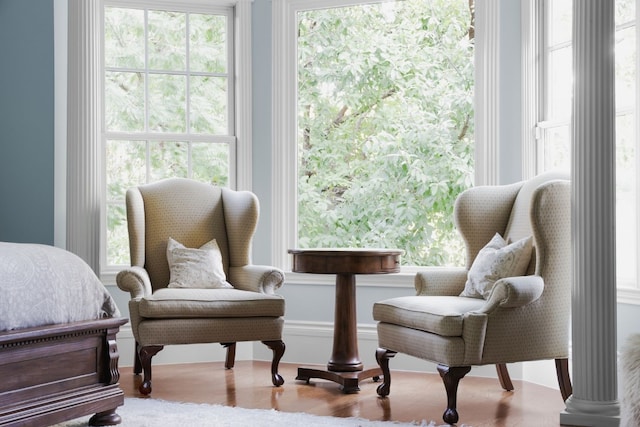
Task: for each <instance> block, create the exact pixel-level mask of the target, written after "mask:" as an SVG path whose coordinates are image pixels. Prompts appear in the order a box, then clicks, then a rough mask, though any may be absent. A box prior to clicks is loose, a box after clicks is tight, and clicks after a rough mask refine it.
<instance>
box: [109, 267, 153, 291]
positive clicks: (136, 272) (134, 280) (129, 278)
mask: <svg viewBox="0 0 640 427" xmlns="http://www.w3.org/2000/svg"><path fill="white" fill-rule="evenodd" d="M116 284H117V285H118V287H119V288H120V289H122V290H123V291H125V292H129V293H130V294H131V299H136V298H142V297H145V296H148V295H151V294H152V293H153V291H152V289H151V279H150V278H149V273H147V270H145V269H144V268H142V267H137V266H133V267H128V268H126V269H124V270H122V271H120V272H119V273H118V275H117V276H116Z"/></svg>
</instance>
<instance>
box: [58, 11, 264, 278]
mask: <svg viewBox="0 0 640 427" xmlns="http://www.w3.org/2000/svg"><path fill="white" fill-rule="evenodd" d="M107 3H108V4H109V5H116V6H125V7H136V6H137V7H141V6H148V7H151V8H156V9H157V8H162V7H168V8H172V9H176V10H178V9H185V8H187V7H189V8H192V9H190V10H194V11H199V10H203V9H205V10H206V9H207V8H211V7H214V8H220V7H225V8H232V9H233V20H234V37H233V42H232V43H233V46H234V51H233V62H234V67H235V75H234V76H230V77H231V78H233V79H234V80H235V82H234V91H235V102H234V103H233V104H232V105H230V107H232V108H233V110H234V116H235V123H234V127H233V129H234V130H233V133H235V139H236V149H235V158H234V157H233V156H232V157H230V164H233V166H232V176H231V177H230V181H231V182H230V184H231V185H232V184H233V183H235V185H234V187H235V189H238V190H251V188H252V163H253V160H252V78H251V66H252V63H251V4H252V1H251V0H188V1H176V0H172V1H165V0H158V1H144V0H131V1H123V0H103V1H100V2H99V5H97V6H96V7H90V8H89V7H85V5H76V4H75V3H73V2H71V3H69V4H68V8H69V17H70V18H69V23H68V25H69V26H70V27H71V26H72V25H76V23H75V22H73V20H76V19H79V20H82V21H85V22H83V23H82V24H81V25H76V26H77V27H79V32H76V31H73V32H72V31H69V35H68V45H69V46H70V48H71V47H72V46H73V49H77V51H74V52H73V54H72V53H71V51H70V52H69V67H73V68H74V69H75V68H78V67H79V65H78V63H87V64H97V65H96V66H95V68H91V69H90V70H89V71H90V72H91V73H92V75H91V76H88V77H86V79H85V78H84V77H83V79H84V81H83V82H81V83H80V84H79V86H80V89H78V88H76V87H72V86H71V85H69V87H67V92H68V106H69V107H68V109H69V120H73V117H75V115H76V114H77V113H78V112H79V111H86V110H87V109H90V110H91V112H90V113H88V114H87V113H81V114H84V115H85V116H88V117H87V120H89V121H90V122H91V127H92V128H93V127H95V128H97V129H98V130H97V132H91V137H90V138H88V139H89V140H87V141H85V142H84V143H86V144H87V145H88V146H90V147H88V148H84V147H80V146H77V145H78V144H71V145H68V146H67V147H66V151H67V153H68V155H69V157H70V158H71V159H73V160H74V161H76V159H77V158H88V160H87V162H88V163H91V164H95V165H98V167H97V168H92V167H83V168H79V167H77V166H74V165H73V164H69V165H68V166H67V170H68V172H67V178H66V186H67V190H66V194H67V212H66V221H65V222H66V229H67V232H66V239H65V242H64V244H65V246H66V247H67V248H70V249H71V250H73V251H74V252H75V253H76V254H78V255H79V256H80V257H81V258H83V259H84V260H85V261H87V262H88V263H89V265H90V266H91V267H92V268H93V269H94V271H96V273H98V275H99V277H100V278H101V279H102V281H103V282H104V283H105V284H108V285H113V284H115V275H116V274H117V271H118V270H119V268H118V267H117V266H112V267H107V266H106V243H105V242H106V239H105V237H106V221H105V212H106V182H105V162H104V156H105V151H104V148H105V146H104V141H105V138H104V124H103V123H104V122H103V115H102V111H103V108H104V99H103V90H102V86H103V84H104V83H103V77H102V76H103V75H104V64H103V59H102V55H103V49H104V48H103V46H102V44H101V43H93V44H92V43H81V41H84V40H86V39H87V38H89V39H92V40H102V34H103V19H104V16H103V15H104V7H105V4H107ZM78 46H81V47H79V48H78ZM67 132H68V135H69V137H70V138H71V139H72V140H74V139H77V138H78V136H80V137H82V136H84V135H83V134H82V135H76V134H75V132H76V131H75V130H72V131H71V133H70V134H69V130H68V131H67ZM71 163H74V162H71ZM69 181H71V182H73V181H76V182H78V181H81V182H90V183H91V184H90V185H86V186H84V187H83V188H81V191H71V187H70V182H69ZM96 181H97V184H94V183H96ZM74 190H75V189H74ZM87 199H88V200H91V203H87V202H85V201H84V200H87ZM89 204H90V205H91V206H90V207H88V205H89ZM96 205H97V206H96ZM94 207H95V208H97V209H98V210H99V212H95V211H94ZM96 215H97V216H98V217H99V219H98V220H94V219H93V217H94V216H96ZM84 218H86V220H85V219H84ZM74 221H75V222H76V223H75V224H74V223H73V222H74ZM79 221H82V224H78V222H79ZM72 228H74V229H78V230H82V231H78V232H71V233H70V232H69V230H70V229H72ZM94 248H99V249H94ZM94 252H98V254H97V256H96V254H94Z"/></svg>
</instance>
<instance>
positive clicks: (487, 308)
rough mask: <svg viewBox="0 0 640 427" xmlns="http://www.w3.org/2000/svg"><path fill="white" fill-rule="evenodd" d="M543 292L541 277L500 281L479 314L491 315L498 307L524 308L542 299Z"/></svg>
mask: <svg viewBox="0 0 640 427" xmlns="http://www.w3.org/2000/svg"><path fill="white" fill-rule="evenodd" d="M543 290H544V280H543V279H542V277H540V276H518V277H507V278H504V279H500V280H498V281H497V282H496V283H495V284H494V285H493V289H491V293H490V294H489V298H488V299H487V303H486V304H485V305H484V306H483V307H482V308H481V309H480V310H478V312H480V313H491V312H492V311H494V310H496V309H497V308H498V307H502V308H516V307H523V306H525V305H527V304H530V303H532V302H534V301H535V300H537V299H538V298H540V295H542V291H543Z"/></svg>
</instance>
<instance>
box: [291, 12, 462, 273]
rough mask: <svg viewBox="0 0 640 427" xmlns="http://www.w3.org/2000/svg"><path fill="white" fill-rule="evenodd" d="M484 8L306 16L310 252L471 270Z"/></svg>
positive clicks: (304, 150) (305, 180) (304, 189)
mask: <svg viewBox="0 0 640 427" xmlns="http://www.w3.org/2000/svg"><path fill="white" fill-rule="evenodd" d="M472 10H473V2H470V1H469V0H455V1H451V0H405V1H398V2H385V3H381V4H373V5H365V6H357V7H348V8H332V9H323V10H312V11H307V12H305V13H302V14H300V15H299V38H298V55H299V58H298V59H299V62H298V81H299V86H298V102H299V104H298V112H299V113H298V129H299V135H298V144H299V150H298V153H299V164H298V176H299V181H298V239H299V245H300V247H397V248H401V249H404V250H405V251H406V255H405V256H404V257H403V264H405V265H435V264H449V265H451V264H460V263H461V262H462V261H463V250H462V248H463V246H462V243H461V241H460V240H459V238H458V236H457V233H456V231H455V225H454V223H453V215H452V214H453V206H454V201H455V198H456V197H457V195H458V194H459V193H460V192H461V191H463V190H464V189H466V188H468V187H470V186H471V184H472V180H473V128H474V126H473V81H474V69H473V14H472Z"/></svg>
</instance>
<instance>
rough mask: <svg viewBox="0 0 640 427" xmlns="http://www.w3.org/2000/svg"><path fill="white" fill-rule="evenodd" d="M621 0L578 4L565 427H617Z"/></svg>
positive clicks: (575, 9) (575, 5)
mask: <svg viewBox="0 0 640 427" xmlns="http://www.w3.org/2000/svg"><path fill="white" fill-rule="evenodd" d="M614 30H615V26H614V0H600V1H574V2H573V46H574V51H573V69H574V79H575V81H574V93H573V125H572V130H573V135H572V171H571V178H572V185H573V189H572V198H573V200H572V223H573V224H572V235H573V236H572V237H573V245H572V251H573V289H572V304H571V306H572V337H573V339H572V349H573V395H572V396H571V397H570V398H569V399H568V400H567V401H566V409H565V411H563V412H562V413H561V415H560V422H561V423H562V424H568V425H574V426H598V427H607V426H618V425H619V423H620V417H619V415H620V407H619V403H618V400H617V374H616V371H617V363H616V348H617V343H616V262H615V261H616V258H615V256H616V255H615V249H616V246H615V235H616V233H615V203H616V200H615V78H614V77H615V76H614Z"/></svg>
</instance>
